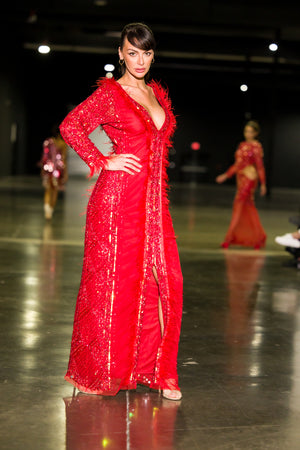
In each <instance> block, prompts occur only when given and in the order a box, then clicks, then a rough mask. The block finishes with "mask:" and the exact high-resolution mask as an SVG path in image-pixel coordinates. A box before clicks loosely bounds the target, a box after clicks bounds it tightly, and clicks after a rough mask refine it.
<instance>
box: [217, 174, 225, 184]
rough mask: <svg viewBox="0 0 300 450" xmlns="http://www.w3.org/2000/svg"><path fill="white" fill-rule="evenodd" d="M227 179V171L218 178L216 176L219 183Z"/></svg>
mask: <svg viewBox="0 0 300 450" xmlns="http://www.w3.org/2000/svg"><path fill="white" fill-rule="evenodd" d="M226 180H227V175H226V173H222V174H221V175H219V176H218V177H217V178H216V182H217V183H219V184H220V183H224V181H226Z"/></svg>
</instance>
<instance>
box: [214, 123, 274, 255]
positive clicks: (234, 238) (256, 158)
mask: <svg viewBox="0 0 300 450" xmlns="http://www.w3.org/2000/svg"><path fill="white" fill-rule="evenodd" d="M259 132H260V127H259V124H258V123H257V122H256V121H254V120H250V121H249V122H247V123H246V125H245V128H244V137H245V140H244V141H243V142H241V143H240V145H239V146H238V149H237V151H236V152H235V163H234V164H233V165H232V166H231V167H230V168H229V169H228V170H227V171H226V172H225V173H223V174H221V175H219V176H218V177H217V178H216V182H217V183H223V182H224V181H226V180H227V179H228V178H230V177H232V176H233V175H234V174H236V179H237V193H236V196H235V199H234V203H233V212H232V218H231V223H230V225H229V229H228V231H227V234H226V236H225V240H224V242H223V243H222V247H223V248H228V247H229V245H242V246H245V247H254V248H255V249H259V248H261V247H264V245H265V241H266V234H265V231H264V229H263V227H262V225H261V223H260V220H259V216H258V212H257V209H256V208H255V204H254V193H255V190H256V187H257V184H258V180H259V181H260V194H261V195H262V196H264V195H265V194H266V192H267V189H266V176H265V168H264V163H263V148H262V146H261V143H260V142H259V141H258V140H257V137H258V135H259Z"/></svg>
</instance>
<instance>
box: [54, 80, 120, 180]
mask: <svg viewBox="0 0 300 450" xmlns="http://www.w3.org/2000/svg"><path fill="white" fill-rule="evenodd" d="M108 100H110V101H108ZM111 103H112V102H111V93H110V92H108V91H107V87H106V86H105V87H104V86H100V87H99V88H98V89H96V90H95V91H94V92H93V94H92V95H90V96H89V97H88V98H87V99H86V100H84V101H83V102H82V103H80V104H79V105H78V106H76V107H75V108H74V109H73V110H72V111H71V112H70V113H69V114H68V115H67V116H66V117H65V119H64V120H63V121H62V123H61V124H60V127H59V128H60V132H61V135H62V137H63V139H64V141H65V142H66V143H67V144H68V145H69V146H70V147H72V148H73V149H74V150H75V151H76V152H77V153H78V155H79V156H80V157H81V158H82V159H83V161H84V162H85V163H86V164H87V165H88V166H89V168H90V176H92V175H93V174H94V172H99V171H100V169H103V168H105V167H106V164H107V157H105V156H104V155H103V154H102V153H101V152H100V151H99V150H98V149H97V147H96V146H95V145H94V143H93V142H92V141H91V140H90V139H89V134H90V133H91V132H92V131H93V130H95V128H97V126H99V125H100V124H105V123H109V122H112V121H114V120H115V119H114V117H115V116H114V114H113V111H112V110H113V108H112V107H110V106H109V105H110V104H111Z"/></svg>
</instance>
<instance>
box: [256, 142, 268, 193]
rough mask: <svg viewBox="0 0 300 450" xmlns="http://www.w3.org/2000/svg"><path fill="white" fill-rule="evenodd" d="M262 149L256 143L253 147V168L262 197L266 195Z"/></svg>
mask: <svg viewBox="0 0 300 450" xmlns="http://www.w3.org/2000/svg"><path fill="white" fill-rule="evenodd" d="M263 156H264V152H263V148H262V145H261V144H260V143H259V142H257V143H255V145H254V159H255V166H256V170H257V173H258V178H259V181H260V194H261V195H262V196H264V195H266V193H267V188H266V172H265V166H264V161H263Z"/></svg>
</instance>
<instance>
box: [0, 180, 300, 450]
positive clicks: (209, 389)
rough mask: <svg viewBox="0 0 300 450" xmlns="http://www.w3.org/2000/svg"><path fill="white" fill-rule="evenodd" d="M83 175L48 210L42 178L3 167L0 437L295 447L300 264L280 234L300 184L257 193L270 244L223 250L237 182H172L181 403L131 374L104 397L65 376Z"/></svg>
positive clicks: (11, 445) (56, 443) (56, 445)
mask: <svg viewBox="0 0 300 450" xmlns="http://www.w3.org/2000/svg"><path fill="white" fill-rule="evenodd" d="M88 186H89V182H88V181H86V180H85V179H84V178H77V179H76V178H74V179H70V180H69V182H68V185H67V189H66V192H65V193H64V194H63V195H61V196H60V198H59V203H58V206H57V210H56V211H55V214H54V217H53V220H52V221H51V222H46V221H45V220H44V218H43V211H42V189H41V185H40V181H39V179H38V178H7V179H4V178H3V179H1V180H0V201H1V213H2V214H1V226H0V246H1V259H0V284H1V294H0V307H1V309H0V312H1V316H0V320H1V332H0V333H1V368H0V373H1V391H0V394H1V405H2V411H1V435H0V448H1V449H9V450H15V449H30V450H31V449H33V450H35V449H38V450H39V449H42V450H48V449H49V450H53V449H57V450H60V449H67V450H77V449H78V450H79V449H84V450H97V449H117V450H119V449H120V450H121V449H126V450H129V449H130V450H133V449H138V450H140V449H142V450H148V449H149V450H150V449H159V450H160V449H166V450H169V449H170V450H171V449H185V450H186V449H189V450H190V449H201V450H203V449H204V450H215V449H228V450H229V449H243V450H247V449H251V450H253V449H263V450H265V449H272V450H273V449H278V450H285V449H287V450H293V449H295V450H296V449H299V448H300V445H299V442H300V429H299V423H300V422H299V421H300V308H299V302H300V293H299V286H300V283H299V281H300V271H299V270H297V269H296V268H295V267H292V266H290V264H289V262H290V261H291V255H289V254H287V252H285V250H284V248H283V247H280V246H278V245H277V244H276V243H275V242H274V237H275V236H276V235H278V234H284V233H285V232H287V231H290V230H291V231H293V229H291V225H290V224H289V222H288V218H289V217H290V216H291V215H295V214H297V213H299V198H300V195H299V194H300V192H299V191H297V190H288V189H285V190H284V189H281V190H274V192H272V196H271V197H270V198H268V199H257V205H258V208H259V213H260V217H261V220H262V223H263V225H264V227H265V229H266V231H267V234H268V242H267V247H266V249H264V250H260V251H255V250H252V249H241V248H234V249H229V250H222V249H220V247H219V244H220V243H221V242H222V239H223V237H224V233H225V231H226V228H227V226H228V223H229V220H230V214H231V204H232V199H233V194H234V188H233V187H232V186H222V187H220V186H208V185H201V186H196V187H195V186H188V185H175V186H174V187H173V190H172V193H171V205H172V215H173V219H174V225H175V230H176V234H177V235H178V245H179V250H180V257H181V262H182V270H183V274H184V315H183V324H182V333H181V341H180V349H179V359H178V369H179V376H180V384H181V387H182V392H183V399H182V401H181V402H179V403H176V402H172V401H168V400H165V399H163V398H161V397H159V395H158V394H157V392H153V391H148V390H147V389H146V388H143V387H139V388H138V389H137V391H130V392H124V391H122V392H120V393H119V394H118V395H117V396H116V397H112V398H107V397H101V396H90V395H84V394H80V393H78V391H76V392H73V388H72V386H71V385H69V384H68V383H66V382H65V381H64V380H63V375H64V373H65V370H66V364H67V360H68V355H69V345H70V338H71V332H72V322H73V314H74V307H75V300H76V295H77V290H78V286H79V281H80V274H81V264H82V255H83V237H84V220H85V217H84V214H81V213H82V212H84V210H85V206H86V203H87V200H88V197H87V196H86V195H85V193H86V189H87V188H88Z"/></svg>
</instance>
